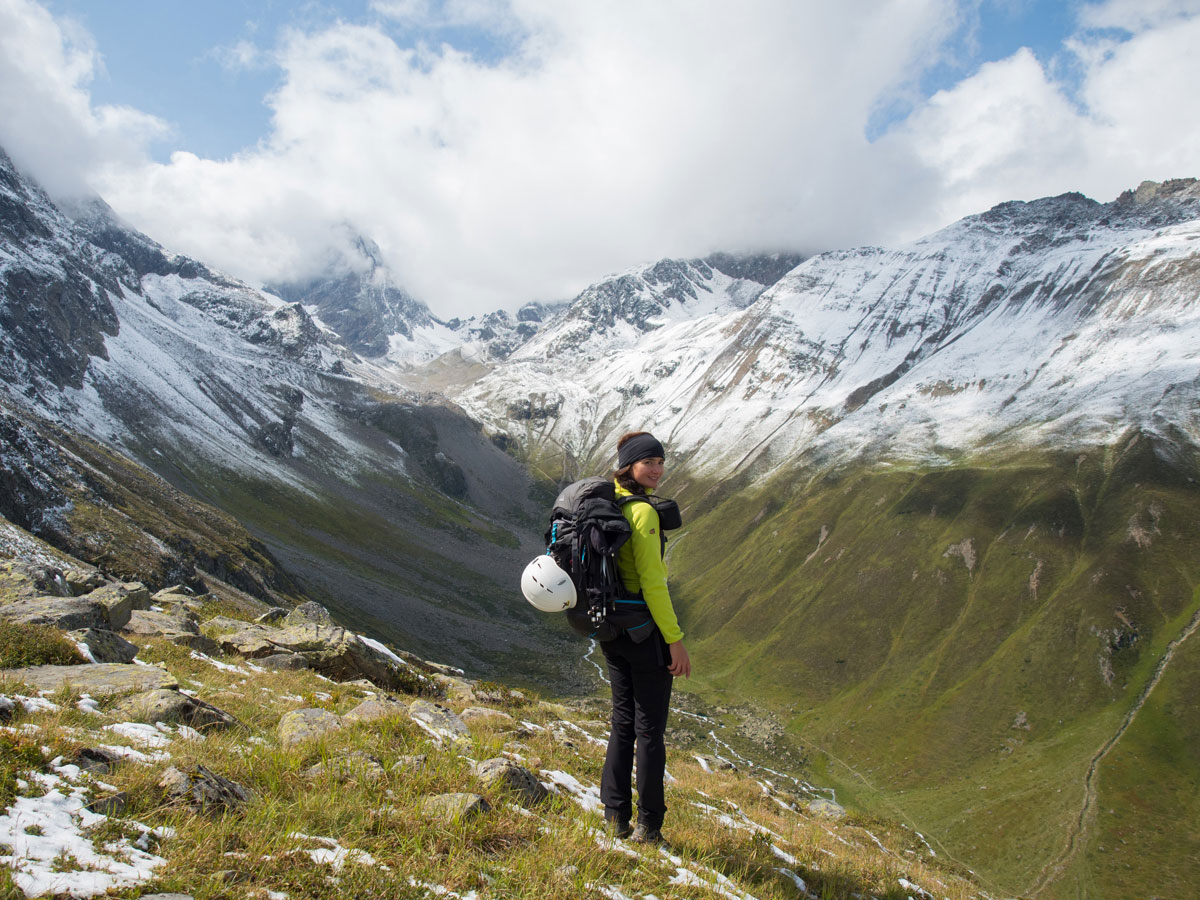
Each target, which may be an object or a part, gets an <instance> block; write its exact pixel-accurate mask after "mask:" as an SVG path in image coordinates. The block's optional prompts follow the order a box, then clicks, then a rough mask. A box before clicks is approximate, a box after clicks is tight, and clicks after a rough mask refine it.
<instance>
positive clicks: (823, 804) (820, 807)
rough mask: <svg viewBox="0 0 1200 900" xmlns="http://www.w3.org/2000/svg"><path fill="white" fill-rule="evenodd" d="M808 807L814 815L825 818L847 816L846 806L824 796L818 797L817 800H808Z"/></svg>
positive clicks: (842, 817)
mask: <svg viewBox="0 0 1200 900" xmlns="http://www.w3.org/2000/svg"><path fill="white" fill-rule="evenodd" d="M806 808H807V809H808V811H809V812H810V813H812V814H813V815H814V816H820V817H821V818H823V819H844V818H846V810H845V808H844V807H842V806H840V805H838V804H837V803H834V802H833V801H832V800H826V799H824V798H823V797H818V798H817V799H815V800H810V801H808V805H807V807H806Z"/></svg>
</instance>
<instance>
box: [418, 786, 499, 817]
mask: <svg viewBox="0 0 1200 900" xmlns="http://www.w3.org/2000/svg"><path fill="white" fill-rule="evenodd" d="M491 808H492V807H491V806H490V805H489V804H488V802H487V801H486V800H484V799H483V797H481V796H479V794H469V793H456V794H435V795H434V796H431V797H426V798H425V799H424V800H422V801H421V816H422V817H423V818H425V819H427V820H429V821H431V822H434V823H435V824H438V825H453V824H456V823H458V822H461V821H462V820H464V819H468V818H471V817H473V816H478V815H482V814H483V813H485V812H488V811H489V810H490V809H491Z"/></svg>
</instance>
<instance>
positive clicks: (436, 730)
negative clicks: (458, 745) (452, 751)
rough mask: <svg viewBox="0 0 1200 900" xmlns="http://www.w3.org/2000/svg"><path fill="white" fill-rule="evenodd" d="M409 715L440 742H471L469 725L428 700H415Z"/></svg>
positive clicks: (449, 711)
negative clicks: (445, 739)
mask: <svg viewBox="0 0 1200 900" xmlns="http://www.w3.org/2000/svg"><path fill="white" fill-rule="evenodd" d="M408 714H409V716H410V717H411V718H412V720H413V721H414V722H416V723H417V724H418V725H420V726H421V727H422V728H424V729H425V730H426V731H428V732H429V733H430V734H432V735H433V736H434V737H435V738H438V739H439V740H440V739H441V738H448V739H450V740H451V741H454V742H458V741H469V740H470V739H471V732H470V731H468V730H467V724H466V722H464V721H463V720H462V719H461V718H459V717H458V716H457V715H455V714H454V712H452V711H451V710H449V709H447V708H446V707H444V706H441V705H439V704H437V703H430V702H429V701H428V700H414V701H413V702H412V703H411V704H409V707H408Z"/></svg>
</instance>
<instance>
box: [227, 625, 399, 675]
mask: <svg viewBox="0 0 1200 900" xmlns="http://www.w3.org/2000/svg"><path fill="white" fill-rule="evenodd" d="M217 641H218V642H219V645H220V649H221V650H222V651H223V652H225V653H233V654H237V655H238V656H242V657H245V658H247V659H255V660H257V659H263V658H266V657H270V656H275V655H277V654H280V653H291V654H296V655H299V656H301V657H303V658H304V660H305V661H306V662H307V664H308V666H309V668H311V669H313V670H314V671H317V672H320V673H321V674H322V675H324V676H326V677H327V678H332V679H334V680H336V681H353V680H354V679H356V678H366V679H368V680H369V681H370V682H372V683H373V684H376V685H378V686H379V687H383V688H394V687H398V686H400V684H401V683H402V682H403V681H404V680H405V679H403V678H402V677H401V672H400V668H399V666H397V664H396V662H395V661H394V660H393V659H391V658H390V657H388V656H387V655H386V654H384V653H381V652H380V651H378V650H376V649H375V648H374V647H371V646H370V645H368V644H366V643H364V642H363V641H362V640H360V639H359V637H358V635H356V634H354V633H353V632H351V631H347V630H346V629H345V628H341V627H339V626H337V625H317V624H297V625H291V626H288V627H285V628H272V627H270V626H267V625H257V624H255V625H248V624H244V623H243V626H242V628H241V630H239V631H234V632H232V633H229V634H223V635H220V636H219V637H218V638H217Z"/></svg>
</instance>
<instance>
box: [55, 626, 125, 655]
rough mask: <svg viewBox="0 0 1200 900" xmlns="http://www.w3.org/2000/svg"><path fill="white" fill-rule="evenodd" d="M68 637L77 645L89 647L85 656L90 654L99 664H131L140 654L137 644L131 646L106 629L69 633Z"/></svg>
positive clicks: (90, 629)
mask: <svg viewBox="0 0 1200 900" xmlns="http://www.w3.org/2000/svg"><path fill="white" fill-rule="evenodd" d="M66 636H67V637H68V638H70V639H71V640H73V641H74V642H75V643H77V644H83V645H84V646H86V647H87V652H86V653H84V656H88V655H89V654H90V656H91V661H92V662H97V663H131V662H133V658H134V657H135V656H137V654H138V647H137V644H131V643H129V641H127V640H125V638H123V637H121V636H120V635H119V634H117V633H116V632H115V631H109V630H108V629H105V628H84V629H82V630H81V631H68V632H67V634H66Z"/></svg>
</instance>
